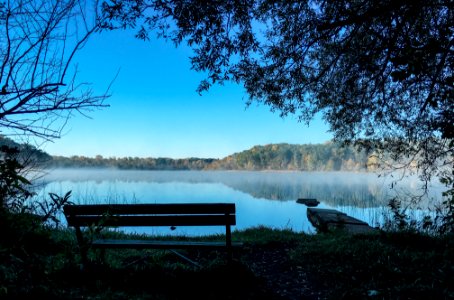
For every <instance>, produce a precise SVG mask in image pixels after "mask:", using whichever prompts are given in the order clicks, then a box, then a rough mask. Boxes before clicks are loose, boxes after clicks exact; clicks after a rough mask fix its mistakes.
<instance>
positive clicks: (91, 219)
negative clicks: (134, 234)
mask: <svg viewBox="0 0 454 300" xmlns="http://www.w3.org/2000/svg"><path fill="white" fill-rule="evenodd" d="M67 221H68V225H69V226H81V227H84V226H91V225H96V224H100V225H101V226H198V225H200V226H218V225H219V226H220V225H222V226H225V225H235V224H236V220H235V215H180V216H172V215H169V216H142V215H140V216H111V217H105V216H77V217H74V216H68V217H67Z"/></svg>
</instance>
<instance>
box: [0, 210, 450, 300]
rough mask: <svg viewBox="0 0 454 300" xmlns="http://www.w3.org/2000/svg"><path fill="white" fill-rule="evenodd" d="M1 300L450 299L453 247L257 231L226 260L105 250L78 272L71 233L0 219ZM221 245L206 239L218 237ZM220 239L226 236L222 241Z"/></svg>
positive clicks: (25, 219) (237, 235)
mask: <svg viewBox="0 0 454 300" xmlns="http://www.w3.org/2000/svg"><path fill="white" fill-rule="evenodd" d="M0 220H1V221H0V223H1V224H0V228H1V232H2V234H1V236H0V261H1V262H2V264H1V266H0V298H2V299H18V298H24V297H43V298H46V299H188V298H196V299H301V298H302V299H339V298H344V299H351V298H369V299H375V298H376V299H448V298H452V297H454V267H453V265H454V264H453V263H454V241H453V239H452V237H430V236H427V235H421V234H417V233H410V232H398V233H383V232H379V233H375V234H363V235H345V234H342V233H340V232H338V233H329V234H318V235H306V234H300V233H294V232H291V231H287V230H272V229H268V228H252V229H248V230H245V231H242V232H234V234H233V239H234V240H237V241H242V242H244V247H243V248H241V249H239V250H236V252H235V253H234V262H233V263H232V264H227V263H226V260H225V253H223V252H219V253H218V252H213V251H201V250H193V251H181V254H183V255H185V256H187V257H189V258H190V259H192V260H194V261H196V262H197V263H198V264H199V265H200V267H197V266H195V265H193V264H191V263H188V262H187V261H185V260H183V259H181V257H179V256H178V255H175V254H174V253H172V252H169V251H159V250H149V251H133V250H108V251H106V253H105V255H104V256H102V255H101V253H99V252H94V251H92V252H91V253H90V261H91V262H90V264H89V265H88V266H87V267H86V268H81V264H80V256H79V252H78V249H77V242H76V239H75V236H74V233H73V232H72V231H70V230H66V229H65V230H63V229H59V230H54V229H49V228H45V227H43V226H41V225H40V223H39V222H37V221H36V220H33V218H30V217H29V216H27V215H23V216H17V215H14V216H12V215H9V214H7V215H4V216H2V218H1V219H0ZM217 238H218V237H216V236H214V237H207V239H217ZM220 240H222V238H220Z"/></svg>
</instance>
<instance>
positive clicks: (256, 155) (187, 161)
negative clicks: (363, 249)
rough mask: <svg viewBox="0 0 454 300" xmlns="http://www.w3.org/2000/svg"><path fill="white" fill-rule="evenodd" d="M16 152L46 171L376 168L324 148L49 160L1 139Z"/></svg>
mask: <svg viewBox="0 0 454 300" xmlns="http://www.w3.org/2000/svg"><path fill="white" fill-rule="evenodd" d="M3 145H5V146H8V147H12V148H17V149H19V150H20V151H21V153H23V154H27V156H33V157H34V159H35V160H38V161H40V162H41V163H42V165H43V166H44V167H47V168H116V169H133V170H256V171H260V170H292V171H298V170H299V171H365V170H373V169H375V168H376V161H375V160H374V157H373V156H371V155H370V154H367V153H366V152H364V151H357V150H356V149H355V148H353V147H340V146H339V145H336V144H335V143H332V142H327V143H324V144H306V145H292V144H270V145H265V146H254V147H252V148H251V149H249V150H245V151H242V152H239V153H234V154H232V155H229V156H227V157H225V158H223V159H214V158H184V159H172V158H162V157H161V158H152V157H147V158H140V157H121V158H118V157H109V158H105V157H102V156H101V155H97V156H96V157H85V156H71V157H64V156H50V155H49V154H47V153H45V152H43V151H41V150H39V149H37V148H35V147H34V146H31V145H27V144H19V143H16V142H14V141H13V140H11V139H9V138H6V137H3V136H0V146H3Z"/></svg>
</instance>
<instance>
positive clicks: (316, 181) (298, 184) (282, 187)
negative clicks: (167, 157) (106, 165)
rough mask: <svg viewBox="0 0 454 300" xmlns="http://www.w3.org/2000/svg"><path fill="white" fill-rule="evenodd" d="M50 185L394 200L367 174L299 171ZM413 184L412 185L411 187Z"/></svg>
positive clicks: (101, 175) (85, 174)
mask: <svg viewBox="0 0 454 300" xmlns="http://www.w3.org/2000/svg"><path fill="white" fill-rule="evenodd" d="M43 180H44V181H43V183H50V182H63V181H70V182H75V183H78V182H87V181H93V182H95V183H99V184H100V183H102V182H106V181H107V182H115V181H121V182H132V183H134V182H154V183H171V182H184V183H191V184H195V183H220V184H223V185H225V186H227V187H229V188H232V189H234V190H237V191H240V192H243V193H247V194H249V195H251V196H252V197H254V198H260V199H267V200H271V201H296V199H298V198H317V199H318V200H319V201H322V202H324V203H326V204H328V205H333V206H339V205H340V206H356V207H363V208H365V207H382V206H386V205H387V204H388V200H389V199H390V198H391V196H390V195H387V193H388V191H389V187H388V186H387V183H386V180H384V179H383V178H382V179H379V178H378V177H377V176H376V175H375V174H372V173H364V172H362V173H361V172H319V171H317V172H298V171H278V172H276V171H269V170H266V171H257V172H256V171H136V170H106V169H92V170H87V169H59V170H55V171H52V172H50V173H49V174H48V175H47V176H45V177H44V178H43ZM411 183H412V182H411V181H410V182H408V184H409V186H411V185H410V184H411Z"/></svg>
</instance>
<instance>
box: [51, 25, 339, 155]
mask: <svg viewBox="0 0 454 300" xmlns="http://www.w3.org/2000/svg"><path fill="white" fill-rule="evenodd" d="M190 55H191V51H190V49H188V48H186V47H178V48H176V47H175V46H174V45H173V44H171V43H170V42H166V41H164V40H161V39H160V40H157V39H153V40H151V41H147V42H144V41H140V40H137V39H135V38H134V36H133V33H132V32H126V31H116V32H103V33H101V34H99V35H96V36H93V37H92V39H91V40H89V42H88V43H87V44H86V46H85V48H83V49H82V50H81V51H80V52H79V53H78V56H77V57H76V61H77V62H78V68H79V73H78V79H79V81H83V82H89V83H91V84H92V87H93V90H94V91H95V93H96V92H97V93H103V92H104V91H105V90H106V88H107V87H108V85H109V84H110V82H111V81H112V80H113V79H114V77H115V75H116V74H117V72H118V71H119V74H118V77H117V78H116V80H115V81H114V83H113V85H112V88H111V95H112V96H111V97H110V98H109V99H108V100H107V103H108V104H109V105H110V107H109V108H104V109H102V110H97V111H93V112H91V113H89V114H88V115H89V116H90V118H86V117H84V116H82V115H78V114H75V115H74V116H73V118H71V119H70V121H69V122H68V124H67V126H66V127H65V130H64V134H63V137H62V138H61V139H59V140H55V141H54V142H50V143H47V144H45V145H44V147H43V150H45V151H47V152H48V153H50V154H52V155H64V156H71V155H84V156H91V157H92V156H95V155H97V154H100V155H103V156H104V157H112V156H115V157H124V156H138V157H171V158H187V157H201V158H222V157H225V156H227V155H229V154H232V153H235V152H240V151H243V150H246V149H249V148H251V147H252V146H254V145H265V144H270V143H295V144H304V143H312V144H315V143H323V142H325V141H327V140H330V139H331V137H332V135H331V134H330V133H328V132H327V130H328V127H327V126H326V125H325V124H324V123H323V122H322V121H321V120H319V119H316V120H314V121H313V122H312V123H311V124H310V126H309V127H308V126H306V125H305V124H303V123H299V122H298V121H297V119H296V117H294V116H289V117H286V118H284V119H283V118H281V117H280V116H279V114H278V113H277V112H276V113H273V112H271V111H270V109H269V107H267V106H264V105H262V104H255V103H254V104H252V105H251V106H250V107H246V100H247V95H246V94H245V92H244V90H243V88H242V87H240V86H238V85H234V84H227V85H224V86H214V87H213V88H212V89H210V90H209V91H208V92H206V93H204V94H203V95H202V96H200V95H199V94H198V93H197V92H196V91H195V90H196V88H197V85H198V83H199V82H200V80H201V79H203V78H204V77H203V74H201V73H197V72H195V71H193V70H191V69H190V60H189V57H190Z"/></svg>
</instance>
